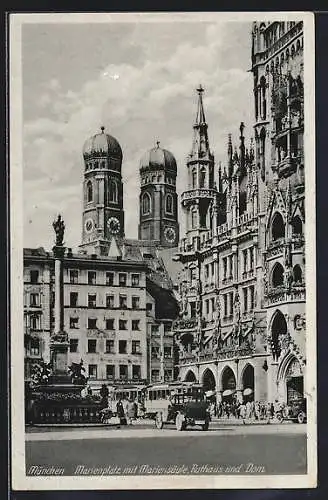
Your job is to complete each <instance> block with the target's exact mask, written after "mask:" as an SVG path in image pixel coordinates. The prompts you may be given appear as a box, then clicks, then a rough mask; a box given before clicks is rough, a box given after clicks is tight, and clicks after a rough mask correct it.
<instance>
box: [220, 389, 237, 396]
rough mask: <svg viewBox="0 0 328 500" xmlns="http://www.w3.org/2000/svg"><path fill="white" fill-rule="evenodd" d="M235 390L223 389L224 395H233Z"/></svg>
mask: <svg viewBox="0 0 328 500" xmlns="http://www.w3.org/2000/svg"><path fill="white" fill-rule="evenodd" d="M234 392H235V391H234V390H233V389H226V390H225V391H223V393H222V396H231V395H232V394H233V393H234Z"/></svg>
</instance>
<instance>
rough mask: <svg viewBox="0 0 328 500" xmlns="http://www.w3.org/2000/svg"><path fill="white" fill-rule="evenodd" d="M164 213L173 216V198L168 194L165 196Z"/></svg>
mask: <svg viewBox="0 0 328 500" xmlns="http://www.w3.org/2000/svg"><path fill="white" fill-rule="evenodd" d="M165 212H166V213H168V214H173V196H172V195H171V194H170V193H169V194H167V195H166V199H165Z"/></svg>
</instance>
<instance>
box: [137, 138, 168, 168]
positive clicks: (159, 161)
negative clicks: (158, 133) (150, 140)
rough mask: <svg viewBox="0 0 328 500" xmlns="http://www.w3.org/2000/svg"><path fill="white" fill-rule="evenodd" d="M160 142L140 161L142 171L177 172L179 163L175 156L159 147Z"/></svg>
mask: <svg viewBox="0 0 328 500" xmlns="http://www.w3.org/2000/svg"><path fill="white" fill-rule="evenodd" d="M159 144H160V143H159V142H157V145H156V146H155V147H154V148H152V149H150V150H149V151H147V153H145V154H144V155H143V157H142V158H141V160H140V170H144V169H147V170H148V169H150V170H153V169H154V170H157V169H161V170H171V171H174V172H176V171H177V162H176V160H175V158H174V156H173V154H172V153H171V152H170V151H168V150H167V149H163V148H160V147H159Z"/></svg>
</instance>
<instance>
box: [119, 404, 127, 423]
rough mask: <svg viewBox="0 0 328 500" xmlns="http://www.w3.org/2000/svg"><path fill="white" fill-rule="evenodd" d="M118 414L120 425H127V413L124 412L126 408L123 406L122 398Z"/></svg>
mask: <svg viewBox="0 0 328 500" xmlns="http://www.w3.org/2000/svg"><path fill="white" fill-rule="evenodd" d="M116 413H117V416H118V418H119V419H120V425H127V421H126V416H125V412H124V406H123V403H122V400H121V398H119V400H118V401H117V404H116Z"/></svg>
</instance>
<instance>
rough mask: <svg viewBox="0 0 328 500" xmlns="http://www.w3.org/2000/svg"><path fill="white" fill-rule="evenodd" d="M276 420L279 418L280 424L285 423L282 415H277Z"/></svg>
mask: <svg viewBox="0 0 328 500" xmlns="http://www.w3.org/2000/svg"><path fill="white" fill-rule="evenodd" d="M276 418H277V421H278V424H281V422H282V421H283V416H282V414H281V413H277V415H276Z"/></svg>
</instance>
